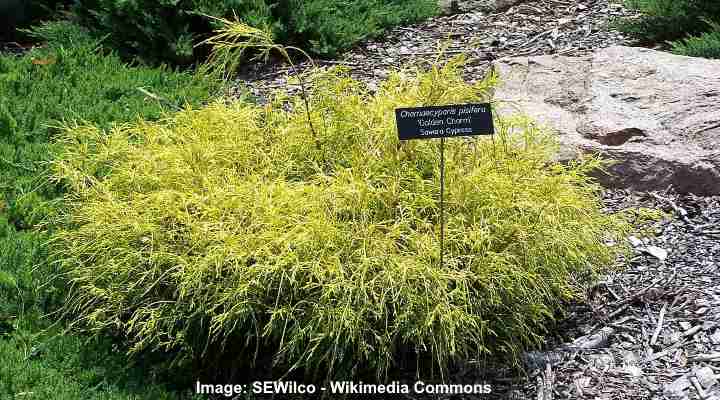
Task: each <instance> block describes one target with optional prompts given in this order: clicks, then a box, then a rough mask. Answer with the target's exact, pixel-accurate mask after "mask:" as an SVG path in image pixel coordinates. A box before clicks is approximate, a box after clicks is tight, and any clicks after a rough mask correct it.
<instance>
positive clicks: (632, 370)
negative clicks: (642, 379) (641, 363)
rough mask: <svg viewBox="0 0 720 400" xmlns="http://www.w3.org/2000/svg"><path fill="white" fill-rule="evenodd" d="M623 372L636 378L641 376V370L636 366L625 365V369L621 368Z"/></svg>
mask: <svg viewBox="0 0 720 400" xmlns="http://www.w3.org/2000/svg"><path fill="white" fill-rule="evenodd" d="M623 370H624V371H625V373H627V374H630V375H632V376H634V377H636V378H637V377H639V376H642V374H643V371H642V369H641V368H640V367H638V366H637V365H627V366H625V368H623Z"/></svg>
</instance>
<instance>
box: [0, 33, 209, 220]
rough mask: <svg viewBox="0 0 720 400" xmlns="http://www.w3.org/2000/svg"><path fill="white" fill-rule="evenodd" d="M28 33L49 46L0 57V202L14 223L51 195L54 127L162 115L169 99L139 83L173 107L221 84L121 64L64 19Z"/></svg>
mask: <svg viewBox="0 0 720 400" xmlns="http://www.w3.org/2000/svg"><path fill="white" fill-rule="evenodd" d="M34 34H35V35H36V36H37V37H39V38H41V39H42V40H46V41H48V42H49V46H48V47H47V48H42V49H37V50H34V51H33V52H31V53H29V54H27V55H25V56H23V57H12V56H0V185H7V186H3V187H0V193H2V194H4V196H2V197H0V200H1V199H2V198H3V197H4V198H5V201H6V202H7V204H8V206H7V210H6V211H10V213H11V216H12V218H11V221H12V222H13V223H14V224H16V225H18V226H20V227H29V226H31V225H32V224H33V221H23V219H24V217H23V216H22V215H28V214H27V213H26V212H25V211H28V210H31V209H36V208H37V204H38V201H37V200H38V196H40V197H44V198H51V197H54V196H55V188H54V187H53V186H52V185H43V184H42V183H43V181H44V173H43V171H44V169H43V163H45V162H47V161H48V157H49V155H50V153H51V147H52V145H51V144H50V142H49V141H50V137H51V136H52V135H53V134H54V132H57V131H58V128H57V127H58V126H59V125H61V124H66V123H67V124H72V123H73V122H74V121H77V122H83V121H85V122H90V123H96V124H99V125H100V126H101V127H102V128H104V129H107V128H110V126H111V125H112V124H113V123H122V122H127V121H132V120H134V119H136V118H138V117H140V116H142V117H144V118H147V119H158V118H160V117H161V116H162V115H164V113H165V112H166V109H167V105H166V104H160V103H158V102H157V101H155V100H152V99H148V97H147V95H146V94H144V93H143V92H141V91H140V90H138V88H144V89H145V90H147V91H149V92H152V93H155V94H157V95H158V96H161V97H163V98H165V99H167V101H168V102H169V103H172V104H174V105H176V106H182V105H184V104H185V103H190V104H194V105H198V104H200V103H201V102H202V101H204V100H207V99H208V98H209V96H210V94H211V93H212V92H214V91H218V90H219V84H218V83H216V82H213V81H211V80H209V79H206V78H202V77H199V76H191V75H189V74H184V73H177V72H173V71H170V70H168V69H150V68H131V67H128V66H125V65H124V64H123V63H122V62H121V61H120V59H119V58H118V57H117V56H115V55H113V54H102V53H101V52H100V51H99V50H98V47H99V44H98V42H97V40H95V39H93V38H92V37H91V36H89V35H88V33H87V32H85V31H84V30H82V29H81V28H79V27H77V26H75V25H72V24H70V23H68V22H57V23H50V24H46V25H43V26H41V27H39V28H36V29H35V30H34ZM45 175H46V174H45ZM45 178H46V176H45ZM23 196H24V197H25V198H24V199H21V200H22V201H21V203H22V204H20V203H18V205H16V201H17V200H18V199H20V198H21V197H23ZM31 203H32V204H31ZM22 210H25V211H22ZM21 211H22V212H21Z"/></svg>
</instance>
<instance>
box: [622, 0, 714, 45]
mask: <svg viewBox="0 0 720 400" xmlns="http://www.w3.org/2000/svg"><path fill="white" fill-rule="evenodd" d="M625 4H626V6H628V7H629V8H631V9H635V10H638V11H640V12H641V13H642V14H643V16H642V17H641V18H639V19H633V20H624V21H620V22H619V24H618V27H619V28H620V29H621V30H623V31H624V32H626V33H628V34H631V35H632V36H634V37H636V38H637V39H639V40H641V41H642V42H643V43H645V44H650V43H659V42H663V41H672V40H674V41H676V42H674V43H673V49H674V50H675V51H676V52H678V53H680V54H685V55H691V56H700V57H708V55H709V56H712V55H713V54H717V50H716V49H717V46H718V45H717V40H716V39H717V34H712V33H710V34H708V35H704V34H705V33H707V32H708V31H710V30H711V29H712V24H708V23H707V21H716V20H720V2H718V1H709V0H626V1H625ZM685 39H689V42H687V43H686V42H684V40H685ZM713 42H715V43H713Z"/></svg>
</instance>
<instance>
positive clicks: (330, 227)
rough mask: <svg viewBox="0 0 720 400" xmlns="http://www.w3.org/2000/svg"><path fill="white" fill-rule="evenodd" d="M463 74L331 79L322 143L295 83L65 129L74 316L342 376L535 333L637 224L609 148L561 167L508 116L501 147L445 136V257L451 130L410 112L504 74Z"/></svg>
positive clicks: (319, 98)
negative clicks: (406, 117)
mask: <svg viewBox="0 0 720 400" xmlns="http://www.w3.org/2000/svg"><path fill="white" fill-rule="evenodd" d="M461 66H462V59H457V60H454V61H452V62H450V63H448V64H447V65H445V66H443V67H442V68H440V67H436V68H433V69H432V70H431V71H429V72H417V71H415V72H413V71H404V72H397V73H394V74H392V75H391V76H390V77H389V78H388V80H387V81H386V82H384V83H383V84H382V86H381V87H380V89H379V91H378V93H376V94H374V95H370V94H369V93H368V92H367V91H366V89H365V88H364V86H363V85H362V84H360V83H359V82H357V81H354V80H352V79H350V78H349V77H348V76H347V74H346V72H345V71H343V70H342V69H333V70H330V71H327V72H324V73H318V74H317V75H315V76H314V77H313V91H312V93H311V94H310V97H309V102H310V104H311V107H310V117H311V118H312V121H313V123H314V126H316V127H317V131H318V132H317V134H318V140H319V142H320V144H321V145H320V146H319V147H318V146H316V145H315V143H314V141H313V139H312V134H311V132H310V128H309V127H308V124H307V121H306V118H307V114H306V110H305V109H304V107H303V104H304V102H303V100H302V99H300V98H295V97H290V98H288V97H284V96H283V95H278V96H277V97H276V98H275V100H274V101H273V102H272V103H270V104H268V105H265V106H260V105H253V104H246V103H234V104H230V105H226V104H220V103H216V104H212V105H210V106H208V107H207V108H204V109H201V110H191V109H188V110H185V111H183V112H180V113H178V114H176V115H174V116H173V117H171V118H169V119H168V120H166V121H162V122H159V123H156V122H152V123H151V122H139V123H137V124H133V125H127V126H123V127H118V128H116V129H114V130H113V131H112V132H110V134H109V135H106V134H103V133H102V132H100V131H99V130H98V129H96V128H93V127H78V128H75V129H72V130H69V131H67V132H66V133H65V135H64V137H63V141H64V143H65V145H66V146H65V151H64V153H63V154H62V155H60V157H59V160H58V161H57V162H56V164H55V176H56V178H57V179H59V180H62V181H64V182H66V184H67V185H68V186H69V188H70V190H69V194H68V197H67V200H68V202H69V204H70V205H71V207H70V211H69V212H68V214H67V215H66V220H65V223H64V226H62V228H61V229H59V230H58V231H57V233H56V234H55V242H54V243H55V253H56V256H57V257H58V258H59V259H60V260H61V265H62V267H63V269H64V271H65V272H66V273H67V274H68V276H69V279H70V281H71V282H72V291H71V294H70V296H69V298H68V300H67V303H66V311H67V312H68V313H69V314H70V315H72V316H74V317H75V318H76V319H75V326H77V327H78V328H81V329H85V330H87V331H91V332H121V333H122V334H124V335H126V336H127V337H128V338H129V340H130V341H131V343H133V345H134V347H133V351H140V350H143V349H155V350H157V349H161V350H162V349H168V350H170V349H171V350H177V351H178V353H177V354H179V355H180V356H183V357H199V356H201V355H203V356H204V357H206V359H207V360H211V359H213V358H212V356H213V354H219V353H222V354H233V355H234V357H236V358H237V357H246V360H247V362H248V363H250V362H251V361H252V360H253V358H254V356H255V355H257V353H256V352H258V351H264V352H271V354H273V356H274V360H275V362H276V367H277V368H279V369H281V370H282V371H288V370H293V369H302V370H305V371H310V372H312V371H319V372H322V373H325V372H327V376H334V377H338V376H341V375H346V374H348V373H349V371H351V370H352V367H353V366H354V365H359V366H360V367H361V369H368V370H376V371H377V373H378V377H379V378H382V377H383V376H385V375H384V374H385V373H386V372H387V371H388V369H389V368H390V367H392V366H393V365H394V363H395V356H396V355H397V354H398V353H399V352H401V351H408V350H409V351H411V352H414V351H417V352H419V353H420V354H426V355H428V356H429V357H431V359H432V360H433V362H434V363H435V364H436V365H439V366H440V367H445V366H447V365H448V362H450V361H451V360H453V359H456V358H463V357H478V356H480V355H481V354H485V353H489V354H500V355H507V356H510V357H511V358H512V359H516V358H513V357H516V356H517V355H518V354H519V351H520V350H522V349H524V348H527V347H531V346H534V345H537V344H538V343H540V342H541V340H542V334H543V333H544V332H545V331H546V329H547V327H548V326H549V325H548V323H549V322H551V321H552V320H553V317H554V316H555V315H557V314H556V313H557V312H558V311H559V310H561V309H562V304H563V301H565V300H568V299H570V298H572V297H574V296H575V295H577V294H578V293H579V290H580V289H579V288H580V286H579V284H578V282H577V280H578V279H579V277H584V276H587V274H588V273H591V272H592V270H593V269H598V268H603V267H605V266H607V265H609V263H610V262H612V261H613V260H614V258H615V256H616V255H617V253H618V251H619V249H618V248H616V247H608V246H606V245H605V244H604V243H603V240H604V239H613V238H614V239H616V241H618V242H619V240H617V239H618V238H619V235H621V234H622V232H624V230H625V229H626V226H625V225H624V224H623V223H622V222H621V221H620V220H619V219H618V218H616V217H614V216H611V215H604V214H602V213H601V211H600V203H599V200H598V197H597V190H598V187H597V186H596V185H595V184H594V183H593V181H592V180H591V179H589V178H588V177H587V172H588V171H589V170H591V169H594V168H596V167H598V166H600V165H601V164H602V163H601V161H600V160H599V159H595V158H589V159H587V160H585V161H583V162H579V163H575V164H571V165H569V166H562V165H557V164H553V163H550V162H549V159H550V156H551V155H552V154H553V153H554V151H555V150H556V143H555V139H554V137H553V136H552V135H551V134H550V133H548V132H546V131H543V130H541V129H539V128H538V127H537V126H536V125H534V124H533V123H532V122H531V121H530V120H528V119H527V118H521V117H518V118H510V119H502V120H499V119H498V120H496V126H497V128H498V129H497V135H496V137H495V140H494V141H493V140H490V138H487V137H483V138H476V139H472V140H467V139H463V138H457V139H452V140H449V141H448V142H447V144H446V163H447V173H446V190H447V195H446V198H447V205H446V210H447V238H446V240H445V243H446V244H445V246H446V250H447V254H446V256H445V264H446V265H445V267H444V268H441V267H440V266H439V259H438V258H439V257H438V235H437V232H438V201H437V199H438V195H439V193H438V190H439V188H438V172H439V167H438V159H439V155H438V148H437V143H436V142H435V141H412V142H405V143H400V142H399V141H398V137H397V133H396V130H395V125H394V124H395V122H394V114H393V110H394V109H395V108H398V107H408V106H418V105H430V104H437V105H441V104H453V103H462V102H481V101H486V100H487V99H488V97H489V94H488V93H489V90H490V89H491V87H492V85H493V84H494V79H495V78H494V77H493V76H490V77H488V78H487V79H486V80H484V81H482V82H479V83H477V84H474V85H470V84H467V83H465V82H464V81H463V80H462V78H461V76H460V73H459V68H460V67H461ZM285 102H289V103H290V106H289V107H287V106H286V103H285Z"/></svg>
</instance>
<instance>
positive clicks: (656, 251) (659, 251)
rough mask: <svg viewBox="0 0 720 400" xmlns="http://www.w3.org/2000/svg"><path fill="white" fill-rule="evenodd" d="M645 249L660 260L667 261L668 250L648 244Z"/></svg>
mask: <svg viewBox="0 0 720 400" xmlns="http://www.w3.org/2000/svg"><path fill="white" fill-rule="evenodd" d="M644 251H645V252H646V253H648V254H650V255H651V256H653V257H655V258H657V259H658V260H660V261H665V259H666V258H667V256H668V251H667V250H665V249H663V248H660V247H657V246H652V245H651V246H647V247H645V249H644Z"/></svg>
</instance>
